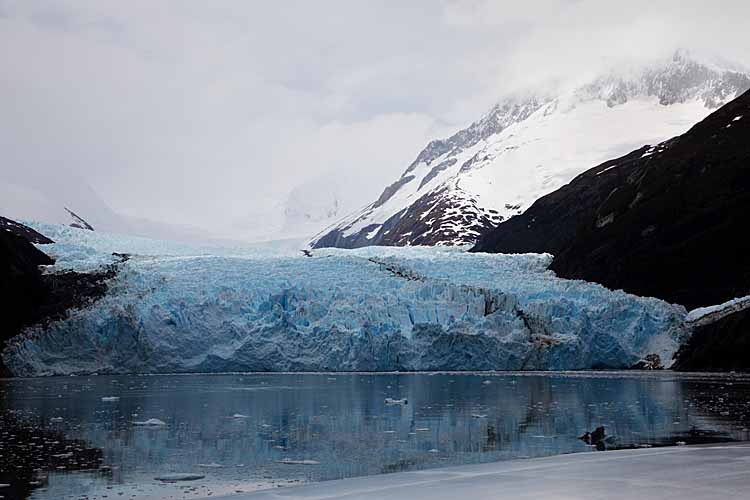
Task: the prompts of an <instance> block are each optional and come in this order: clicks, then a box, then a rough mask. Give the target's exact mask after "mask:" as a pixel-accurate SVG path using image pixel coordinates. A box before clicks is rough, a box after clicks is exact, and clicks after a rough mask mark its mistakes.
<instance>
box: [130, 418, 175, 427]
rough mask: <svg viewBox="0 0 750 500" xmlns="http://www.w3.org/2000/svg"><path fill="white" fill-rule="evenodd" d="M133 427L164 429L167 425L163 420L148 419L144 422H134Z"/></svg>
mask: <svg viewBox="0 0 750 500" xmlns="http://www.w3.org/2000/svg"><path fill="white" fill-rule="evenodd" d="M133 425H137V426H141V427H164V426H166V425H167V423H166V422H165V421H163V420H159V419H158V418H149V419H148V420H144V421H135V422H133Z"/></svg>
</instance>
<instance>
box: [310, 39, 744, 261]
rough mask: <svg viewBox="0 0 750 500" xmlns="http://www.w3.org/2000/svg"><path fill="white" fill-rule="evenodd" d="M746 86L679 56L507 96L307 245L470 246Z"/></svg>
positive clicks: (728, 73)
mask: <svg viewBox="0 0 750 500" xmlns="http://www.w3.org/2000/svg"><path fill="white" fill-rule="evenodd" d="M748 88H750V77H748V75H747V74H744V73H740V72H736V71H733V70H731V69H724V68H721V67H717V66H715V65H710V64H706V63H702V62H699V61H696V60H694V59H692V58H691V57H690V56H689V55H688V54H687V53H685V52H682V51H680V52H677V53H676V54H675V55H674V57H673V58H671V59H670V60H668V61H663V62H661V63H659V64H654V65H650V66H647V67H642V68H639V69H637V70H632V71H631V70H629V71H625V70H620V71H617V72H612V73H609V74H606V75H602V76H600V77H598V78H595V79H593V80H591V81H588V82H586V83H585V84H583V85H577V86H574V88H573V89H572V90H568V91H563V92H559V93H556V94H555V95H549V93H547V94H545V93H539V94H535V95H531V96H528V95H527V96H514V97H510V98H506V99H503V100H502V101H501V102H500V103H499V104H497V105H496V106H494V107H493V108H492V109H491V110H490V111H489V113H488V114H487V115H485V116H484V117H482V118H481V119H480V120H478V121H477V122H475V123H473V124H472V125H471V126H469V127H468V128H466V129H464V130H461V131H460V132H458V133H456V134H454V135H453V136H451V137H449V138H448V139H444V140H436V141H432V142H431V143H430V144H428V145H427V147H426V148H425V149H424V150H423V151H422V152H421V153H420V154H419V155H418V156H417V158H416V160H414V162H413V163H412V164H411V165H409V167H408V168H407V169H406V171H405V172H404V173H403V175H402V176H401V177H400V178H399V179H397V180H396V181H395V182H394V183H392V184H391V185H390V186H388V187H387V188H385V190H384V191H383V193H382V195H381V196H380V197H379V198H378V199H377V200H375V201H374V202H373V203H371V204H370V205H368V206H367V207H365V208H364V209H363V210H361V211H358V212H356V213H354V214H352V215H350V216H348V217H346V218H344V219H343V220H341V221H340V222H339V223H337V224H336V225H334V226H333V227H331V228H329V229H327V230H325V231H324V232H323V233H321V234H320V235H318V236H317V237H316V238H315V239H314V240H313V241H312V242H311V245H312V246H313V247H316V248H321V247H342V248H356V247H362V246H369V245H399V246H400V245H434V244H467V243H474V242H475V241H476V239H477V238H478V237H479V236H480V235H481V234H483V233H485V232H487V231H489V230H491V229H493V228H494V227H496V226H497V225H498V224H500V223H501V222H503V221H506V220H508V219H509V218H511V217H513V216H516V215H518V214H520V213H523V212H524V211H525V210H526V209H527V208H528V207H529V206H530V205H531V204H532V203H533V202H534V201H535V200H536V199H538V198H540V197H541V196H543V195H545V194H548V193H550V192H552V191H554V190H555V189H557V188H559V187H561V186H563V185H565V184H566V183H567V182H569V181H570V180H572V179H573V178H574V177H575V176H576V175H578V174H580V173H581V172H582V171H584V170H585V169H587V168H590V166H591V165H596V164H599V163H601V162H602V161H605V160H607V159H608V158H613V157H616V156H619V155H622V154H624V153H626V152H628V151H631V150H633V149H634V148H636V147H639V146H641V145H644V144H657V143H659V142H661V141H663V140H665V139H668V138H669V137H673V136H675V135H677V134H680V133H683V132H685V131H686V130H687V129H688V128H689V127H690V126H691V125H693V124H694V123H696V122H698V121H699V120H701V119H702V118H704V117H705V116H706V115H708V114H709V113H710V112H711V111H712V110H714V109H716V108H717V107H718V106H720V105H721V104H723V103H725V102H727V101H729V100H731V99H733V98H734V97H736V96H737V95H738V94H740V93H741V92H743V91H745V90H747V89H748Z"/></svg>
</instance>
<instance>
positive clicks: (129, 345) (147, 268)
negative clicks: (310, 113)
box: [3, 224, 686, 375]
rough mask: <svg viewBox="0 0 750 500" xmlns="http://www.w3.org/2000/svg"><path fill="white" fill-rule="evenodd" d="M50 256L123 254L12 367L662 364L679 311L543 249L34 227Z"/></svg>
mask: <svg viewBox="0 0 750 500" xmlns="http://www.w3.org/2000/svg"><path fill="white" fill-rule="evenodd" d="M35 228H36V229H37V230H40V231H41V232H43V233H44V234H47V235H48V236H50V237H51V238H52V239H53V240H55V241H56V242H57V243H56V244H54V245H51V246H45V247H44V250H45V251H49V252H50V253H53V254H55V255H56V256H57V257H58V259H59V260H58V266H60V267H62V268H73V269H84V270H85V269H91V268H92V267H95V266H96V265H101V264H106V263H110V262H112V256H111V252H113V251H117V252H127V253H133V254H134V255H133V257H132V258H131V259H130V260H129V261H127V262H125V263H122V264H120V272H119V273H118V275H117V277H116V278H114V279H113V280H112V281H111V283H110V290H109V292H108V294H107V296H106V297H104V298H103V299H101V300H100V301H98V302H96V303H95V304H93V305H91V306H89V307H88V308H86V309H83V310H79V311H74V312H72V313H71V314H70V317H69V318H67V319H65V320H63V321H59V322H56V323H54V324H52V325H50V326H49V327H47V328H46V329H40V328H35V329H30V330H28V331H26V332H25V333H24V334H23V335H22V338H19V339H17V340H16V341H15V342H13V343H12V344H11V345H10V346H9V347H8V348H7V349H6V350H5V352H4V353H3V359H4V361H5V362H6V364H7V365H8V366H9V367H10V369H11V370H12V371H13V372H14V373H15V374H16V375H49V374H71V373H90V372H99V373H107V372H150V373H153V372H162V373H163V372H217V371H295V370H305V371H325V370H492V369H496V370H522V369H553V370H556V369H586V368H597V367H612V368H622V367H628V366H630V365H632V364H633V363H635V362H636V361H637V360H639V359H641V358H642V357H643V356H645V355H646V354H649V353H657V354H659V355H660V356H662V359H664V360H665V361H668V360H670V359H671V357H672V354H673V353H674V351H675V349H676V347H677V344H678V339H679V338H680V336H681V335H682V333H681V324H682V322H683V319H684V317H685V314H686V312H685V310H684V308H682V307H681V306H675V305H670V304H667V303H665V302H663V301H660V300H657V299H650V298H641V297H636V296H633V295H628V294H626V293H624V292H621V291H610V290H607V289H606V288H604V287H601V286H599V285H595V284H591V283H586V282H581V281H569V280H561V279H558V278H556V277H555V276H554V274H553V273H552V272H550V271H548V270H547V266H548V265H549V262H550V260H551V256H549V255H539V254H527V255H489V254H486V255H483V254H469V253H467V252H465V249H461V248H446V247H439V248H427V247H407V248H388V247H372V248H363V249H359V250H336V249H331V250H320V251H316V252H315V253H314V257H313V258H307V257H304V256H302V254H301V253H298V252H296V251H292V248H293V246H290V245H288V244H284V245H281V246H277V245H271V244H269V245H265V246H257V245H256V246H253V247H237V248H229V249H227V248H223V249H219V248H196V247H189V246H187V245H175V244H171V243H164V242H155V241H152V240H145V239H142V238H132V239H129V238H126V237H122V236H112V235H105V234H101V233H91V232H87V231H81V230H75V229H70V228H64V227H61V226H48V225H39V224H37V225H35Z"/></svg>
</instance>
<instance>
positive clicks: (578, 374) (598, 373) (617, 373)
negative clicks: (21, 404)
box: [0, 369, 750, 382]
mask: <svg viewBox="0 0 750 500" xmlns="http://www.w3.org/2000/svg"><path fill="white" fill-rule="evenodd" d="M228 375H233V376H238V375H240V376H263V375H305V376H326V377H334V376H351V375H359V376H380V375H428V376H429V375H472V376H480V377H550V376H552V377H554V376H557V377H573V378H644V377H651V378H655V379H658V378H662V377H667V376H670V377H677V378H680V379H709V378H711V379H742V380H750V372H732V371H729V372H709V371H707V372H700V371H697V372H696V371H691V372H687V371H686V372H683V371H674V370H669V369H663V370H528V371H517V370H516V371H514V370H510V371H469V370H467V371H453V370H437V371H382V372H381V371H278V372H276V371H266V372H257V371H250V372H233V371H230V372H169V373H89V374H80V375H76V374H71V375H42V376H36V377H0V382H1V381H7V380H39V379H65V378H70V377H73V378H76V377H77V378H86V377H178V376H179V377H199V376H207V377H216V376H228Z"/></svg>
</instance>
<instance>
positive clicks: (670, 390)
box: [0, 372, 750, 499]
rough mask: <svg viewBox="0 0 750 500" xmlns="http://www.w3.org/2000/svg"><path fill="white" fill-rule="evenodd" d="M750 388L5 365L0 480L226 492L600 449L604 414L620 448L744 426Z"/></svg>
mask: <svg viewBox="0 0 750 500" xmlns="http://www.w3.org/2000/svg"><path fill="white" fill-rule="evenodd" d="M749 396H750V379H748V378H742V377H733V376H724V377H710V376H697V375H678V374H674V373H670V372H659V373H657V372H651V373H641V372H568V373H461V374H458V373H415V374H364V373H361V374H357V373H349V374H331V373H326V374H226V375H175V376H168V375H164V376H91V377H56V378H33V379H6V380H0V483H2V484H6V485H10V486H5V487H3V488H1V489H0V495H3V496H4V497H5V498H6V499H8V498H38V499H63V498H81V497H87V498H89V499H94V498H174V499H179V498H206V497H209V496H211V497H218V496H221V495H222V494H229V493H235V492H238V491H252V490H256V489H259V488H277V487H286V486H293V485H295V484H300V483H303V482H309V481H322V480H330V479H339V478H345V477H352V476H361V475H372V474H384V473H390V472H397V471H404V470H415V469H425V468H435V467H443V466H448V465H458V464H472V463H481V462H491V461H498V460H506V459H511V458H523V457H540V456H548V455H556V454H561V453H575V452H595V450H594V449H593V448H592V447H591V446H589V445H587V444H586V443H584V442H583V441H582V440H580V439H578V436H580V435H581V434H583V433H584V432H585V431H591V430H593V429H595V428H596V427H599V426H604V427H605V429H606V433H607V436H608V443H607V448H609V449H612V448H628V447H643V446H663V445H677V444H680V445H681V444H683V443H685V444H692V443H701V442H716V441H738V440H748V439H750V431H749V430H748V428H750V397H749ZM386 398H392V399H405V400H406V401H405V402H401V404H392V405H389V404H387V403H386V402H385V400H386ZM150 419H156V420H158V421H160V422H161V423H159V422H157V423H156V424H155V425H154V424H152V425H143V423H144V422H148V421H149V420H150ZM604 453H606V451H605V452H604ZM185 474H189V475H192V476H193V477H194V479H192V480H185V481H164V480H160V479H158V478H162V479H168V480H170V479H172V480H173V479H177V478H182V477H181V476H180V475H185Z"/></svg>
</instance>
